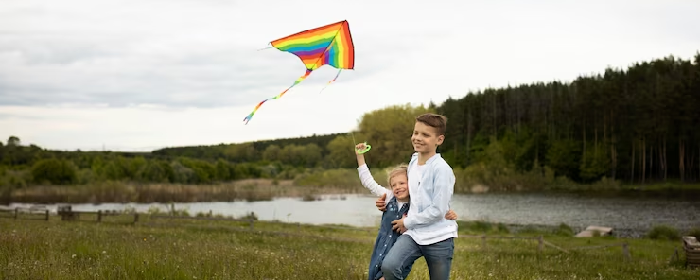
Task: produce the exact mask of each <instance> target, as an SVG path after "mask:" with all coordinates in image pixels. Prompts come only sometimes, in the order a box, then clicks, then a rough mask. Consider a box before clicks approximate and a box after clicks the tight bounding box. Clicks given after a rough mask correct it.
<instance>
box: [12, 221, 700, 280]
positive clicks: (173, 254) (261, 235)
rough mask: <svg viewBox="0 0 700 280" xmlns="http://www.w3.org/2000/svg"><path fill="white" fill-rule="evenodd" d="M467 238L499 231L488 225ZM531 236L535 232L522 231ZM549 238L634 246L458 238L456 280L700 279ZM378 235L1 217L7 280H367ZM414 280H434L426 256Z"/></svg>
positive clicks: (644, 246) (657, 249)
mask: <svg viewBox="0 0 700 280" xmlns="http://www.w3.org/2000/svg"><path fill="white" fill-rule="evenodd" d="M473 226H474V228H470V227H469V226H465V227H463V228H462V230H461V231H460V234H461V235H467V234H470V233H477V232H478V233H483V232H484V231H488V232H489V233H488V234H487V235H508V234H506V233H499V232H498V227H497V226H487V225H486V224H485V223H481V224H474V225H473ZM517 234H518V235H521V234H528V233H517ZM535 234H537V235H544V236H545V239H546V240H547V241H548V242H551V243H553V244H556V245H557V246H561V247H564V248H572V247H580V246H593V245H604V244H610V243H618V242H621V241H626V242H628V243H629V244H630V252H631V257H632V258H631V261H625V259H624V258H623V255H622V252H621V249H620V248H619V247H617V248H608V249H597V250H579V251H571V252H570V253H563V252H560V251H558V250H555V249H552V248H550V247H544V249H543V251H542V252H539V253H538V251H537V241H532V240H517V239H487V241H486V243H485V244H484V243H482V240H481V239H480V238H457V239H456V240H455V253H454V259H453V263H452V273H451V277H450V279H623V280H624V279H697V277H698V271H697V270H696V271H691V270H687V269H685V268H684V267H683V266H682V264H681V263H679V262H675V263H669V262H668V259H669V256H671V255H672V254H673V252H674V248H675V247H677V245H678V244H677V242H672V241H663V240H651V239H624V240H612V239H611V238H573V237H562V236H555V235H548V234H547V233H542V232H538V233H535ZM375 236H376V228H371V229H369V230H368V231H363V230H357V229H356V228H346V229H344V228H340V227H336V228H324V227H318V226H309V225H296V224H285V223H271V222H256V223H255V228H254V229H252V230H251V229H250V228H249V223H247V222H233V221H217V222H212V221H189V220H183V221H176V222H172V221H163V220H148V217H147V216H146V217H143V219H142V220H140V221H139V222H138V223H136V224H134V225H126V224H118V223H110V222H102V223H95V222H67V221H58V220H57V219H56V218H55V217H52V219H51V220H50V221H48V222H47V221H15V220H10V219H0V278H1V279H57V280H62V279H240V280H248V279H255V280H259V279H357V280H360V279H366V278H367V266H368V264H369V257H370V254H371V251H372V246H373V244H374V238H375ZM409 277H410V278H411V279H428V270H427V266H426V264H425V261H424V259H419V260H418V261H416V263H415V264H414V267H413V270H412V272H411V274H410V276H409Z"/></svg>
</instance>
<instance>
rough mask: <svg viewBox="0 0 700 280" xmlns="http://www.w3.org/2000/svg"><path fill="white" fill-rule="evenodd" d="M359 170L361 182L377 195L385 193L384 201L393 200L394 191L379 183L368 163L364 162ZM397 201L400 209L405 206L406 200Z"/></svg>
mask: <svg viewBox="0 0 700 280" xmlns="http://www.w3.org/2000/svg"><path fill="white" fill-rule="evenodd" d="M357 171H358V173H359V174H360V182H361V183H362V185H363V186H364V187H365V188H367V189H368V190H369V191H370V192H372V193H373V194H374V195H376V196H382V195H383V194H386V199H384V202H386V203H389V200H391V198H393V197H394V192H392V191H391V190H390V189H388V188H386V187H382V186H381V185H379V184H377V181H375V180H374V177H372V173H370V172H369V167H367V164H363V165H361V166H360V167H358V168H357ZM396 202H397V203H398V207H399V209H401V207H403V204H404V202H401V201H396Z"/></svg>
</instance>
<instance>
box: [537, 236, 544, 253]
mask: <svg viewBox="0 0 700 280" xmlns="http://www.w3.org/2000/svg"><path fill="white" fill-rule="evenodd" d="M537 243H539V244H538V245H537V252H538V253H541V252H542V248H543V247H544V238H543V237H542V235H540V237H538V238H537Z"/></svg>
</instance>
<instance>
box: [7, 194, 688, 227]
mask: <svg viewBox="0 0 700 280" xmlns="http://www.w3.org/2000/svg"><path fill="white" fill-rule="evenodd" d="M319 198H320V200H316V201H302V200H301V198H276V199H274V200H272V201H259V202H198V203H174V205H175V208H176V209H187V210H188V212H189V213H190V215H195V214H196V213H198V212H203V213H208V212H209V211H211V212H212V213H213V214H222V215H226V216H228V215H233V216H235V217H239V216H243V215H246V214H247V213H249V212H251V211H252V212H255V214H256V215H257V217H258V219H260V220H280V221H283V222H299V223H309V224H347V225H353V226H376V225H377V224H378V222H379V220H380V218H381V212H379V211H378V210H377V209H376V207H375V206H374V201H375V200H376V197H373V196H369V195H348V194H345V195H321V196H319ZM31 205H32V204H25V203H12V204H10V205H9V206H10V207H11V208H12V207H15V206H18V207H28V206H31ZM72 205H73V209H74V210H78V211H97V210H123V209H125V208H127V207H131V208H135V209H136V210H137V211H139V212H146V211H148V209H149V208H150V207H159V208H161V209H162V210H164V211H167V209H168V207H169V206H170V204H163V203H102V204H98V205H95V204H72ZM45 206H46V207H47V209H49V210H50V211H52V212H55V211H56V206H57V205H55V204H49V205H45ZM451 208H452V209H453V210H454V211H455V212H457V215H458V216H459V219H460V220H486V221H490V222H501V223H505V224H516V225H528V224H536V225H551V226H556V225H558V224H559V223H561V222H564V223H566V224H568V225H569V226H571V227H572V228H574V230H581V229H583V228H585V227H586V226H589V225H599V226H607V227H612V228H613V229H614V231H616V232H617V234H618V235H621V236H640V235H643V234H644V233H646V231H648V230H649V229H650V228H652V227H653V226H655V225H659V224H666V225H670V226H674V227H676V228H679V229H688V228H691V227H700V201H698V200H696V199H687V198H664V197H657V196H651V197H625V196H590V195H576V194H571V193H490V194H469V195H464V194H458V195H454V197H453V199H452V203H451Z"/></svg>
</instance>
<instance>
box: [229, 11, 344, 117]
mask: <svg viewBox="0 0 700 280" xmlns="http://www.w3.org/2000/svg"><path fill="white" fill-rule="evenodd" d="M270 44H271V45H272V46H273V47H275V48H277V49H279V50H281V51H285V52H289V53H292V54H294V55H296V56H297V57H299V59H301V61H302V62H303V63H304V65H305V66H306V73H305V74H304V75H303V76H301V77H299V79H297V80H296V81H294V83H293V84H292V85H291V86H290V87H289V88H287V89H285V90H284V91H283V92H282V93H280V94H278V95H277V96H275V97H272V98H268V99H265V100H263V101H261V102H260V103H258V105H257V106H255V109H253V112H251V113H250V115H248V116H246V117H245V118H244V119H243V120H244V121H245V122H246V124H248V121H250V119H252V118H253V115H255V112H256V111H257V110H258V108H260V106H262V104H263V103H265V102H266V101H268V100H270V99H279V98H281V97H282V96H283V95H284V94H285V93H287V91H289V89H291V88H292V87H294V86H296V85H297V84H299V83H300V82H302V81H303V80H305V79H306V78H307V77H308V76H309V74H311V72H312V71H314V70H316V69H318V68H320V67H321V66H323V65H326V64H327V65H330V66H333V67H335V68H337V69H338V75H340V71H342V69H354V67H355V46H354V44H353V42H352V36H351V35H350V26H349V25H348V22H347V21H346V20H344V21H340V22H336V23H333V24H329V25H326V26H322V27H318V28H315V29H311V30H304V31H301V32H298V33H294V34H292V35H289V36H287V37H284V38H280V39H277V40H274V41H272V42H270ZM338 75H336V76H335V78H334V79H333V80H331V81H330V82H328V84H330V83H331V82H334V81H335V80H336V79H337V78H338Z"/></svg>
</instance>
